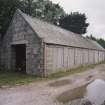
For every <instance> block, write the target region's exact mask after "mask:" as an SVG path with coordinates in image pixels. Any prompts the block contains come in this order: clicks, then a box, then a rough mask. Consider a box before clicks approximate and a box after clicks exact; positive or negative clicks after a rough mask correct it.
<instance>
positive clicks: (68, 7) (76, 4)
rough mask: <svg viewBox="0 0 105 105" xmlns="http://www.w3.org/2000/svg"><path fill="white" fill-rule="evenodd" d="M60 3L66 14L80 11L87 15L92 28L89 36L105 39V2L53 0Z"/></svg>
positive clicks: (94, 0) (89, 28)
mask: <svg viewBox="0 0 105 105" xmlns="http://www.w3.org/2000/svg"><path fill="white" fill-rule="evenodd" d="M52 1H53V2H54V3H59V4H60V5H61V6H62V7H63V8H64V10H65V11H66V13H70V12H71V11H73V12H76V11H79V12H81V13H85V14H86V16H87V18H88V20H87V21H88V22H89V23H90V26H89V27H88V32H87V34H88V35H90V34H93V35H94V36H95V37H97V38H100V37H101V38H104V39H105V0H52Z"/></svg>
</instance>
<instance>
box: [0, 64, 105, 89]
mask: <svg viewBox="0 0 105 105" xmlns="http://www.w3.org/2000/svg"><path fill="white" fill-rule="evenodd" d="M102 63H105V62H101V63H100V64H102ZM96 65H98V64H95V65H88V66H81V67H78V68H76V69H71V70H68V71H66V72H64V71H60V72H57V73H54V74H51V75H49V76H48V77H46V78H41V77H36V76H30V75H26V74H22V73H18V72H13V71H5V70H4V71H3V70H0V87H1V86H8V85H9V86H14V85H23V84H29V83H31V82H36V81H42V80H51V79H57V78H61V77H64V76H68V75H73V74H76V73H82V72H84V71H86V70H89V69H92V68H94V67H95V66H96Z"/></svg>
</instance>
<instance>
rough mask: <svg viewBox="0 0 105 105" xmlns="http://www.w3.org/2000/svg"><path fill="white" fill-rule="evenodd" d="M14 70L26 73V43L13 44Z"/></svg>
mask: <svg viewBox="0 0 105 105" xmlns="http://www.w3.org/2000/svg"><path fill="white" fill-rule="evenodd" d="M13 47H14V50H15V68H16V71H19V72H23V73H26V45H25V44H19V45H14V46H13Z"/></svg>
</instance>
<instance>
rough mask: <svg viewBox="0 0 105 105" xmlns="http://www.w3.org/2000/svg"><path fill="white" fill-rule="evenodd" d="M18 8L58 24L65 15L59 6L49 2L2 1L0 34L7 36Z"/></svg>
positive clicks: (33, 0)
mask: <svg viewBox="0 0 105 105" xmlns="http://www.w3.org/2000/svg"><path fill="white" fill-rule="evenodd" d="M17 8H19V9H21V10H22V11H23V12H25V13H27V14H29V15H31V16H33V17H37V18H41V19H43V20H45V21H48V22H51V23H57V20H58V19H59V17H60V16H61V15H63V14H64V13H65V12H64V10H63V9H62V8H61V7H60V6H59V4H54V3H52V2H51V1H49V0H0V34H2V35H3V34H5V32H6V30H7V28H8V26H9V24H10V21H11V19H12V17H13V14H14V12H15V11H16V9H17Z"/></svg>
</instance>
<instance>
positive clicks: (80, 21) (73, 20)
mask: <svg viewBox="0 0 105 105" xmlns="http://www.w3.org/2000/svg"><path fill="white" fill-rule="evenodd" d="M86 19H87V18H86V15H85V14H81V13H78V12H74V13H71V14H70V15H66V16H64V17H61V19H60V20H59V24H60V26H61V27H62V28H65V29H67V30H70V31H72V32H74V33H77V34H84V33H86V29H87V27H88V25H89V23H86Z"/></svg>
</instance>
